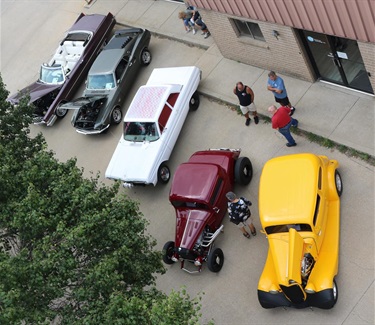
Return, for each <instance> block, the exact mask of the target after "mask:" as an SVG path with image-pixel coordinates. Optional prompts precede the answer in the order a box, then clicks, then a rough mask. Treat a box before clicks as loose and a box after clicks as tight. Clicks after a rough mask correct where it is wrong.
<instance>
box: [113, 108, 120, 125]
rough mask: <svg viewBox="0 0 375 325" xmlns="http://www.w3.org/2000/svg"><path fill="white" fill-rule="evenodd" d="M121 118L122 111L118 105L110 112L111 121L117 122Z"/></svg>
mask: <svg viewBox="0 0 375 325" xmlns="http://www.w3.org/2000/svg"><path fill="white" fill-rule="evenodd" d="M121 120H122V112H121V109H120V107H115V108H114V109H113V110H112V113H111V123H112V124H119V123H120V122H121Z"/></svg>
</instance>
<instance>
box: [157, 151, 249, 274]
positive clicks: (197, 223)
mask: <svg viewBox="0 0 375 325" xmlns="http://www.w3.org/2000/svg"><path fill="white" fill-rule="evenodd" d="M240 152H241V150H240V149H211V150H207V151H198V152H196V153H194V154H193V155H192V156H191V157H190V159H189V161H188V162H186V163H183V164H181V165H180V166H179V167H178V168H177V170H176V172H175V174H174V177H173V182H172V186H171V190H170V194H169V200H170V202H171V203H172V205H173V206H174V208H175V210H176V219H177V220H176V234H175V240H174V241H169V242H167V243H166V244H165V245H164V248H163V261H164V262H165V263H166V264H173V263H174V262H177V261H180V262H181V268H182V269H183V270H185V271H187V272H189V273H195V272H200V271H201V269H202V263H203V262H207V266H208V268H209V270H211V271H212V272H219V271H220V270H221V268H222V266H223V263H224V254H223V251H222V250H221V249H220V248H217V247H216V248H215V247H214V241H215V239H216V238H217V236H218V235H219V234H220V232H222V229H223V227H224V226H223V225H222V220H223V218H224V216H225V214H226V212H227V199H226V197H225V194H226V193H227V192H228V191H232V190H233V186H234V182H235V181H236V182H237V183H239V184H241V185H247V184H249V183H250V181H251V178H252V175H253V169H252V164H251V162H250V159H249V158H247V157H240ZM185 261H189V262H192V263H194V265H195V266H196V267H198V269H197V270H193V271H191V270H189V269H187V268H186V267H185Z"/></svg>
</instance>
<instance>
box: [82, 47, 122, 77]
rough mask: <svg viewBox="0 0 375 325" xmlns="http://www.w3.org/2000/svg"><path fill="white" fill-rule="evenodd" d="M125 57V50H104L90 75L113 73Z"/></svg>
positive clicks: (92, 67)
mask: <svg viewBox="0 0 375 325" xmlns="http://www.w3.org/2000/svg"><path fill="white" fill-rule="evenodd" d="M123 55H124V50H123V49H110V50H103V51H102V52H101V53H100V54H99V55H98V57H97V58H96V60H95V62H94V64H93V65H92V66H91V69H90V71H89V75H94V74H108V73H113V71H115V69H116V67H117V64H118V62H119V61H120V60H121V58H122V56H123Z"/></svg>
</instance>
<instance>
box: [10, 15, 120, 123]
mask: <svg viewBox="0 0 375 325" xmlns="http://www.w3.org/2000/svg"><path fill="white" fill-rule="evenodd" d="M115 23H116V20H115V18H114V16H113V15H112V14H111V13H108V14H107V15H106V16H105V15H98V14H93V15H85V14H83V13H81V14H80V15H79V17H78V18H77V20H76V22H75V23H74V25H73V26H72V27H71V28H70V29H69V30H68V32H67V34H66V36H65V37H64V39H63V40H62V41H61V42H60V44H59V46H58V48H57V50H56V52H55V54H54V55H53V57H52V58H51V60H50V61H49V62H48V63H43V64H42V65H41V68H40V75H39V79H38V80H37V81H36V82H34V83H33V84H31V85H29V86H27V87H25V88H24V89H22V90H20V91H19V92H18V93H17V94H14V95H12V96H10V97H9V98H8V101H9V102H11V103H12V104H14V105H17V104H18V103H19V100H20V99H21V98H22V97H24V96H27V95H30V102H29V103H30V104H33V105H34V106H35V110H34V123H35V124H46V125H47V126H52V125H53V124H54V122H55V121H56V119H57V118H58V117H59V118H62V117H64V116H65V115H66V113H67V110H65V109H61V108H60V105H61V104H63V103H66V102H68V101H69V100H71V99H72V98H73V96H74V93H75V91H76V90H77V88H78V87H79V86H80V84H81V83H82V82H83V79H84V78H85V76H86V75H87V72H88V71H89V69H90V67H91V65H92V63H93V62H94V60H95V58H96V56H97V55H98V54H99V52H100V51H101V49H102V48H103V46H104V45H105V44H106V42H107V40H108V39H109V38H110V33H111V31H112V29H113V27H114V25H115Z"/></svg>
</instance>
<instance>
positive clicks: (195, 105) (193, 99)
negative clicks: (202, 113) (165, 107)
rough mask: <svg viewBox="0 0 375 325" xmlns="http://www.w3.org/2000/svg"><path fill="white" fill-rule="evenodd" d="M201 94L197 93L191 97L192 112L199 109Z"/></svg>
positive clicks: (190, 107)
mask: <svg viewBox="0 0 375 325" xmlns="http://www.w3.org/2000/svg"><path fill="white" fill-rule="evenodd" d="M199 103H200V101H199V94H198V92H197V91H196V92H195V93H194V94H193V96H191V98H190V101H189V109H190V110H191V111H196V110H197V109H198V107H199Z"/></svg>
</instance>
